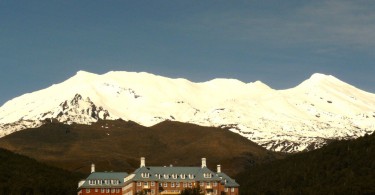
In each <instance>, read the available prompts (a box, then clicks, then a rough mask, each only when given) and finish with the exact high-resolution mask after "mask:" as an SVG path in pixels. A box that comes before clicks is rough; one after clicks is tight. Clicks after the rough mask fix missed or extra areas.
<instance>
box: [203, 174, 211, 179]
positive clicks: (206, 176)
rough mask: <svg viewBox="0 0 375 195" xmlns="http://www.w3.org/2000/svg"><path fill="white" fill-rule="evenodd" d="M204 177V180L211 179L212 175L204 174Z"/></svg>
mask: <svg viewBox="0 0 375 195" xmlns="http://www.w3.org/2000/svg"><path fill="white" fill-rule="evenodd" d="M203 177H204V178H211V177H212V175H211V173H203Z"/></svg>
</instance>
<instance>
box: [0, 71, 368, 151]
mask: <svg viewBox="0 0 375 195" xmlns="http://www.w3.org/2000/svg"><path fill="white" fill-rule="evenodd" d="M118 118H121V119H123V120H132V121H135V122H137V123H139V124H141V125H144V126H152V125H155V124H157V123H160V122H162V121H165V120H172V121H180V122H187V123H193V124H198V125H203V126H216V127H223V128H225V129H229V130H230V131H232V132H235V133H239V134H240V135H242V136H245V137H247V138H248V139H250V140H252V141H254V142H256V143H258V144H260V145H262V146H264V147H266V148H267V149H270V150H274V151H284V152H296V151H304V150H311V149H314V148H317V147H320V146H322V145H324V144H325V143H326V142H327V141H328V140H331V139H349V138H356V137H358V136H362V135H364V134H366V133H371V132H373V131H374V130H375V94H371V93H367V92H365V91H362V90H360V89H357V88H355V87H353V86H351V85H349V84H347V83H345V82H342V81H340V80H339V79H337V78H335V77H333V76H327V75H323V74H314V75H312V76H311V78H309V79H308V80H306V81H304V82H302V83H301V84H300V85H298V86H297V87H295V88H291V89H287V90H274V89H272V88H270V87H268V86H267V85H265V84H264V83H262V82H260V81H256V82H254V83H243V82H241V81H239V80H235V79H214V80H211V81H207V82H203V83H194V82H191V81H188V80H186V79H171V78H166V77H162V76H157V75H153V74H149V73H144V72H141V73H135V72H117V71H113V72H108V73H106V74H103V75H97V74H93V73H89V72H85V71H79V72H77V74H76V75H75V76H73V77H71V78H70V79H68V80H66V81H64V82H62V83H59V84H56V85H52V86H50V87H48V88H46V89H43V90H39V91H36V92H33V93H29V94H24V95H22V96H20V97H17V98H14V99H12V100H10V101H8V102H6V103H5V104H4V105H3V106H2V107H0V129H1V132H0V136H5V135H7V134H10V133H12V132H15V131H18V130H22V129H25V128H30V127H38V126H40V125H42V124H43V123H44V122H45V121H46V120H58V121H60V122H63V123H66V124H72V123H80V124H90V123H93V122H96V121H98V120H100V119H106V120H111V119H118Z"/></svg>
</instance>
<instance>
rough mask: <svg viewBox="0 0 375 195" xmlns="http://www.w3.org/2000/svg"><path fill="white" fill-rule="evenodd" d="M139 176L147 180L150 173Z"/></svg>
mask: <svg viewBox="0 0 375 195" xmlns="http://www.w3.org/2000/svg"><path fill="white" fill-rule="evenodd" d="M141 176H142V177H143V178H149V177H150V173H141Z"/></svg>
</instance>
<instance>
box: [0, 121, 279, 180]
mask: <svg viewBox="0 0 375 195" xmlns="http://www.w3.org/2000/svg"><path fill="white" fill-rule="evenodd" d="M0 147H3V148H6V149H8V150H11V151H14V152H17V153H20V154H23V155H26V156H30V157H32V158H35V159H37V160H38V161H42V162H45V163H47V164H49V165H53V166H57V167H61V168H64V169H67V170H71V171H81V172H85V173H88V172H89V166H90V163H91V162H94V163H95V164H96V167H97V170H101V171H104V170H107V171H111V170H113V171H127V172H132V171H134V169H136V168H137V167H138V166H139V158H140V157H141V156H144V157H146V164H147V165H156V166H160V165H170V164H173V165H175V166H178V165H180V166H190V165H194V166H199V165H200V159H201V158H202V157H206V158H207V160H208V166H209V167H211V168H212V169H215V167H216V164H222V167H223V168H222V169H223V171H224V172H227V173H228V174H229V175H234V174H237V173H239V172H240V171H242V170H244V168H245V167H246V166H250V165H252V164H255V163H258V162H264V161H269V160H272V159H275V158H279V157H280V155H279V154H275V153H272V152H269V151H267V150H265V149H264V148H262V147H260V146H258V145H256V144H255V143H252V142H250V141H249V140H247V139H246V138H244V137H242V136H240V135H237V134H234V133H232V132H230V131H228V130H224V129H220V128H213V127H212V128H211V127H201V126H198V125H192V124H185V123H179V122H171V121H166V122H163V123H160V124H158V125H155V126H153V127H149V128H148V127H143V126H141V125H138V124H136V123H134V122H125V121H122V120H116V121H99V122H97V123H95V124H92V125H77V124H74V125H64V124H60V123H49V124H45V125H43V126H41V127H39V128H34V129H27V130H22V131H19V132H16V133H13V134H11V135H8V136H6V137H3V138H1V139H0Z"/></svg>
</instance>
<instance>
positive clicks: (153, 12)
mask: <svg viewBox="0 0 375 195" xmlns="http://www.w3.org/2000/svg"><path fill="white" fill-rule="evenodd" d="M374 54H375V1H372V0H357V1H345V0H327V1H319V0H317V1H303V0H290V1H280V0H267V1H266V0H248V1H221V0H215V1H214V0H203V1H202V0H199V1H198V0H195V1H193V0H191V1H183V0H179V1H176V0H160V1H156V0H152V1H143V0H137V1H120V0H113V1H110V0H100V1H98V0H64V1H57V0H46V1H39V0H34V1H29V0H25V1H21V0H0V78H1V80H0V81H1V82H0V91H1V96H0V105H2V104H3V103H5V102H6V101H7V100H10V99H12V98H14V97H17V96H19V95H22V94H24V93H28V92H33V91H35V90H39V89H42V88H45V87H48V86H50V85H52V84H54V83H59V82H62V81H64V80H66V79H68V78H69V77H71V76H73V75H74V74H75V73H76V72H77V71H78V70H85V71H89V72H94V73H99V74H102V73H106V72H108V71H111V70H124V71H137V72H139V71H145V72H150V73H153V74H158V75H162V76H167V77H172V78H178V77H183V78H187V79H189V80H192V81H196V82H201V81H207V80H210V79H213V78H216V77H221V78H236V79H239V80H241V81H243V82H253V81H256V80H261V81H262V82H264V83H266V84H267V85H269V86H270V87H272V88H274V89H285V88H290V87H294V86H296V85H298V84H299V83H300V82H302V81H303V80H305V79H307V78H309V77H310V76H311V74H313V73H315V72H319V73H324V74H331V75H334V76H336V77H338V78H339V79H341V80H343V81H345V82H348V83H350V84H352V85H354V86H356V87H358V88H361V89H363V90H366V91H369V92H375V76H374V75H375V64H374V62H375V55H374Z"/></svg>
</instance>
